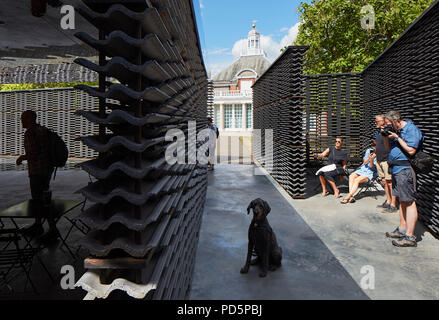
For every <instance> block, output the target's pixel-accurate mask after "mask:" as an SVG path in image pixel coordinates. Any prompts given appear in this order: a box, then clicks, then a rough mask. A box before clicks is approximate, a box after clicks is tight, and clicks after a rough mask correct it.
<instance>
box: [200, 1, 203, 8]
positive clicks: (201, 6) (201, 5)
mask: <svg viewBox="0 0 439 320" xmlns="http://www.w3.org/2000/svg"><path fill="white" fill-rule="evenodd" d="M200 9H204V3H203V0H200Z"/></svg>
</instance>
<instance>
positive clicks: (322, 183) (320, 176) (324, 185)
mask: <svg viewBox="0 0 439 320" xmlns="http://www.w3.org/2000/svg"><path fill="white" fill-rule="evenodd" d="M319 180H320V184H321V185H322V197H326V192H328V190H326V179H325V177H323V176H322V175H319Z"/></svg>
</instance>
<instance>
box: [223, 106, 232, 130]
mask: <svg viewBox="0 0 439 320" xmlns="http://www.w3.org/2000/svg"><path fill="white" fill-rule="evenodd" d="M232 117H233V106H232V105H231V104H225V105H224V128H226V129H230V128H232Z"/></svg>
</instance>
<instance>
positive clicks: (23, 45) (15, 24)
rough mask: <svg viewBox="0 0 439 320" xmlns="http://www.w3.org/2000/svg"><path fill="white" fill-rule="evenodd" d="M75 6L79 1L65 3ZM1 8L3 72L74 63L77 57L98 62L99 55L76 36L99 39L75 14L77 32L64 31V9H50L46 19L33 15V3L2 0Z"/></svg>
mask: <svg viewBox="0 0 439 320" xmlns="http://www.w3.org/2000/svg"><path fill="white" fill-rule="evenodd" d="M62 2H63V3H64V4H75V3H76V2H78V0H62ZM1 3H2V5H1V6H0V69H2V70H5V68H8V69H9V68H15V67H23V66H32V65H47V64H62V63H71V62H72V61H73V60H74V59H75V58H77V57H87V58H89V59H90V58H91V59H92V60H96V59H97V57H96V56H97V53H96V51H95V50H93V49H91V48H90V47H89V46H87V45H85V44H83V43H82V42H81V41H80V40H79V39H77V38H76V37H75V36H74V34H75V33H76V32H78V31H79V30H81V31H85V32H87V33H89V34H92V35H96V36H97V30H96V28H95V27H93V26H92V25H91V24H89V23H88V22H86V21H85V20H84V19H83V18H82V17H81V16H80V15H79V14H77V13H76V14H75V24H76V25H75V27H76V30H63V29H62V28H61V26H60V21H61V18H62V16H63V14H61V8H60V7H58V8H53V7H50V6H48V7H47V12H46V14H45V15H44V16H43V17H34V16H33V15H32V14H31V0H2V1H1Z"/></svg>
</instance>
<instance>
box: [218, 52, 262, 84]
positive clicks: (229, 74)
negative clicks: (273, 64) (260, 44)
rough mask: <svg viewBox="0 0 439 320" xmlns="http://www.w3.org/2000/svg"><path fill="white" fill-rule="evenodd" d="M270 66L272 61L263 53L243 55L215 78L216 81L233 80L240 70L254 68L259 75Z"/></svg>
mask: <svg viewBox="0 0 439 320" xmlns="http://www.w3.org/2000/svg"><path fill="white" fill-rule="evenodd" d="M269 67H270V62H269V61H268V60H267V59H266V58H265V57H264V56H262V55H259V56H242V57H240V58H239V59H238V60H236V61H235V62H233V63H232V64H231V65H230V66H228V67H227V68H226V69H224V70H223V71H221V72H220V73H219V74H218V75H217V76H216V77H215V78H214V79H213V80H214V81H231V80H233V78H235V77H236V76H237V75H238V73H239V72H241V71H243V70H249V69H250V70H253V71H255V72H256V74H257V76H258V77H259V76H260V75H261V74H263V73H264V72H265V70H267V69H268V68H269Z"/></svg>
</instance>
